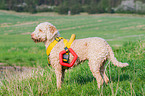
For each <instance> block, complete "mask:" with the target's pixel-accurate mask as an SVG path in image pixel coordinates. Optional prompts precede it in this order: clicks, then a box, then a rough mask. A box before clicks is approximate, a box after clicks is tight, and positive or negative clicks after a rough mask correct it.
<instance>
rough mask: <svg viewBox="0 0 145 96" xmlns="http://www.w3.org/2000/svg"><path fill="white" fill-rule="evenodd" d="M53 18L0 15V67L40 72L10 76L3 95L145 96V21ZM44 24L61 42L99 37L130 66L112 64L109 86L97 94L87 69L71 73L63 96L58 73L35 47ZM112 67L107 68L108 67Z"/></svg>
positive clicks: (116, 17)
mask: <svg viewBox="0 0 145 96" xmlns="http://www.w3.org/2000/svg"><path fill="white" fill-rule="evenodd" d="M53 14H54V13H52V14H50V13H41V14H26V13H15V12H7V11H2V10H1V11H0V64H1V65H3V66H25V67H35V68H36V70H33V71H30V72H25V73H23V74H22V73H20V74H17V75H12V74H10V75H12V76H10V75H9V74H6V75H5V79H3V80H2V81H1V82H2V84H1V88H0V94H2V95H4V96H5V95H6V96H7V95H8V96H11V95H14V96H15V95H19V96H22V95H23V96H28V95H30V96H33V95H46V96H47V95H48V96H50V95H52V96H55V95H56V96H79V95H81V96H88V95H93V96H94V95H96V96H98V95H102V96H106V95H108V96H110V95H113V96H136V95H137V96H144V95H145V93H144V92H145V76H144V74H145V63H144V62H145V51H144V50H145V41H144V40H145V38H144V37H145V23H144V21H145V16H143V15H141V16H137V15H134V16H133V15H124V14H121V15H119V14H114V15H112V14H98V15H87V14H81V15H74V16H65V15H57V14H54V15H53ZM41 22H50V23H52V24H54V25H55V26H56V27H57V29H59V32H60V34H61V36H62V37H64V38H70V36H71V34H76V36H77V39H80V38H87V37H101V38H104V39H106V41H107V42H108V43H109V44H110V46H111V47H112V48H113V51H114V53H115V56H116V58H117V59H118V60H119V61H121V62H128V63H129V64H130V65H129V66H128V67H126V68H117V67H115V66H113V65H112V64H108V65H107V67H106V69H107V71H106V74H107V76H108V77H109V79H110V82H109V84H108V85H105V84H104V85H103V87H102V88H101V89H98V88H97V82H96V80H95V78H94V77H93V76H92V73H91V71H90V70H89V67H88V65H87V61H86V62H84V63H83V64H81V65H79V66H78V67H75V68H74V69H71V70H68V71H67V72H66V75H65V80H64V84H63V85H62V88H61V89H60V90H57V88H56V79H55V74H54V69H52V68H50V67H48V66H47V56H46V53H45V46H44V44H43V43H38V44H35V43H34V42H33V41H32V40H31V37H30V33H31V32H33V31H34V29H35V27H36V26H37V25H38V24H39V23H41ZM108 63H109V62H108Z"/></svg>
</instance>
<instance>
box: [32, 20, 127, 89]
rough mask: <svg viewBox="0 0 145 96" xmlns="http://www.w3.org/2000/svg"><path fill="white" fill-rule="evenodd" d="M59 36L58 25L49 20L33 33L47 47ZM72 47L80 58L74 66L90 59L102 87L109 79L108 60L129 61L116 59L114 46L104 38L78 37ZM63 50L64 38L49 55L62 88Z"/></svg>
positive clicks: (116, 63) (36, 40)
mask: <svg viewBox="0 0 145 96" xmlns="http://www.w3.org/2000/svg"><path fill="white" fill-rule="evenodd" d="M59 36H60V34H59V32H58V30H57V29H56V27H55V26H53V25H52V24H51V23H48V22H44V23H40V24H39V25H38V26H37V27H36V29H35V31H34V32H33V33H32V34H31V38H32V39H33V40H34V42H44V44H45V46H46V48H47V47H48V46H49V44H50V43H51V42H53V41H54V39H55V38H56V37H59ZM71 48H72V49H73V50H74V52H76V54H77V55H78V59H77V61H76V62H75V64H74V65H73V67H74V66H76V65H78V64H79V63H80V62H81V61H84V60H88V61H89V63H88V64H89V67H90V70H91V72H92V73H93V76H94V77H95V78H96V80H97V83H98V88H100V86H101V85H102V84H103V82H104V81H105V83H106V84H107V83H108V81H109V78H108V77H107V76H106V74H105V69H104V65H105V63H106V61H107V60H109V61H111V62H112V63H113V64H114V65H115V66H117V67H125V66H128V64H127V63H121V62H118V61H117V60H116V58H115V57H114V53H113V51H112V48H111V47H110V46H109V44H108V43H107V42H106V41H105V40H104V39H102V38H98V37H93V38H84V39H76V40H74V42H73V43H72V45H71ZM62 50H64V43H63V39H62V40H61V41H60V42H58V43H57V44H56V45H55V46H54V47H53V49H52V50H51V52H50V55H49V59H50V63H51V66H52V67H53V68H54V69H55V74H56V79H57V88H61V84H62V82H63V79H64V72H65V69H64V68H63V67H62V65H60V63H59V53H60V52H61V51H62ZM69 59H70V61H71V60H72V59H73V56H70V58H69Z"/></svg>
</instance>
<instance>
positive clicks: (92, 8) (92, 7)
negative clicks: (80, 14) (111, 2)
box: [84, 4, 98, 14]
mask: <svg viewBox="0 0 145 96" xmlns="http://www.w3.org/2000/svg"><path fill="white" fill-rule="evenodd" d="M84 10H85V11H86V12H88V13H89V14H95V13H97V11H98V8H97V5H96V4H93V5H88V6H87V7H85V9H84Z"/></svg>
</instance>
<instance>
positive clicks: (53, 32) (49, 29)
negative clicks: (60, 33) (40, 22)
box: [46, 25, 57, 40]
mask: <svg viewBox="0 0 145 96" xmlns="http://www.w3.org/2000/svg"><path fill="white" fill-rule="evenodd" d="M46 30H47V39H48V40H51V39H52V38H54V37H55V35H56V34H57V29H56V28H55V26H53V25H48V26H47V27H46Z"/></svg>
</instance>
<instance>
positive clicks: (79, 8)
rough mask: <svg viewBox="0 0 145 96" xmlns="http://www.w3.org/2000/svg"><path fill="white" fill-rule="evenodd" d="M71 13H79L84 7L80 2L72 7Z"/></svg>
mask: <svg viewBox="0 0 145 96" xmlns="http://www.w3.org/2000/svg"><path fill="white" fill-rule="evenodd" d="M69 9H70V11H71V14H72V15H73V14H79V13H80V12H82V7H81V5H79V4H76V5H73V6H71V7H70V8H69Z"/></svg>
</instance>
